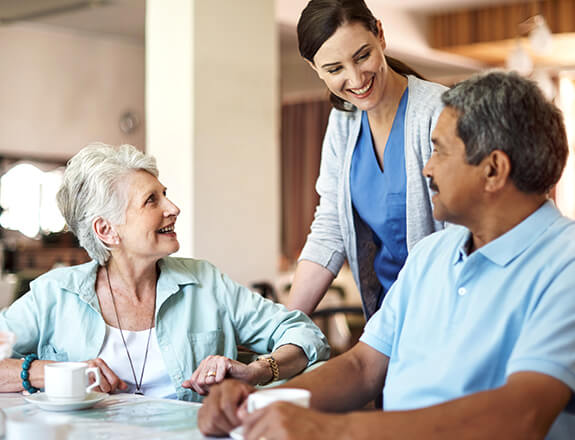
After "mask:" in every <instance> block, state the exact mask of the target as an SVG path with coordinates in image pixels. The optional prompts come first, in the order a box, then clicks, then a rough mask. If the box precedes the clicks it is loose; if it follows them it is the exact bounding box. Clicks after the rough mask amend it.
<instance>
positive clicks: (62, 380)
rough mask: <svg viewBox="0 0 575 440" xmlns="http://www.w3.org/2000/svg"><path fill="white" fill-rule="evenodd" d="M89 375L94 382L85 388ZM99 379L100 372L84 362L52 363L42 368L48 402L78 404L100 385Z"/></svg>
mask: <svg viewBox="0 0 575 440" xmlns="http://www.w3.org/2000/svg"><path fill="white" fill-rule="evenodd" d="M90 374H93V375H94V379H95V380H94V383H92V384H91V385H89V386H87V385H88V383H89V381H88V377H89V375H90ZM100 379H101V377H100V370H99V369H98V368H97V367H89V366H88V364H87V363H86V362H54V363H51V364H47V365H46V366H45V367H44V388H45V391H46V396H47V397H48V399H49V400H54V401H59V402H80V401H82V400H84V399H85V398H86V393H89V392H90V391H92V390H93V389H94V388H96V387H97V386H99V385H100Z"/></svg>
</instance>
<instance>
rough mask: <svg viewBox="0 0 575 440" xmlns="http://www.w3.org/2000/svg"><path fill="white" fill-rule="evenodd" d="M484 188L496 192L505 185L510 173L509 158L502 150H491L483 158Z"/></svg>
mask: <svg viewBox="0 0 575 440" xmlns="http://www.w3.org/2000/svg"><path fill="white" fill-rule="evenodd" d="M483 162H484V163H483V167H484V177H485V190H486V191H488V192H496V191H499V190H500V189H501V188H503V187H504V186H505V184H506V183H507V180H508V179H509V175H510V174H511V160H509V156H508V155H507V154H506V153H505V152H503V151H502V150H493V151H492V152H491V153H490V154H489V155H488V156H487V157H486V158H485V159H484V160H483Z"/></svg>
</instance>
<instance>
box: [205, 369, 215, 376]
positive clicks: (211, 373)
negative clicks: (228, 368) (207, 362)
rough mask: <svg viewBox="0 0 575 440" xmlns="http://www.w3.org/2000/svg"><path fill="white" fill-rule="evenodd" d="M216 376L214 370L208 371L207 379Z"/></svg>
mask: <svg viewBox="0 0 575 440" xmlns="http://www.w3.org/2000/svg"><path fill="white" fill-rule="evenodd" d="M215 375H216V372H215V371H214V370H212V371H208V374H206V377H212V376H215Z"/></svg>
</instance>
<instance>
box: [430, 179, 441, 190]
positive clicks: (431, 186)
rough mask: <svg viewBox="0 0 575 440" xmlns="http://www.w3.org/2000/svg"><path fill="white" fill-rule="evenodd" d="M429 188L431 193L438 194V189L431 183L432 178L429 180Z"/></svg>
mask: <svg viewBox="0 0 575 440" xmlns="http://www.w3.org/2000/svg"><path fill="white" fill-rule="evenodd" d="M429 188H430V189H431V190H432V191H435V192H439V187H438V186H437V185H436V184H435V182H434V181H433V178H431V177H430V178H429Z"/></svg>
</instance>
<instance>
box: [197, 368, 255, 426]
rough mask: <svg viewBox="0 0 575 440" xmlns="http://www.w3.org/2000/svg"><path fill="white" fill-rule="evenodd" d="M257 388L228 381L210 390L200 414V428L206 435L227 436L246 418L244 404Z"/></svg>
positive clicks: (237, 381)
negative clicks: (242, 418)
mask: <svg viewBox="0 0 575 440" xmlns="http://www.w3.org/2000/svg"><path fill="white" fill-rule="evenodd" d="M254 391H255V388H254V387H252V386H251V385H248V384H247V383H244V382H240V381H239V380H234V379H228V380H225V381H223V382H222V383H221V384H219V385H215V386H213V387H212V388H211V389H210V394H209V396H208V397H207V398H206V399H205V400H204V404H203V405H202V407H201V408H200V411H199V413H198V428H200V431H201V432H202V434H204V435H216V436H221V435H227V434H228V433H229V432H230V431H231V430H232V429H234V428H235V427H236V426H239V425H240V424H241V417H245V416H246V413H245V408H244V402H245V400H246V399H247V397H248V396H249V395H250V394H251V393H253V392H254Z"/></svg>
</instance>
